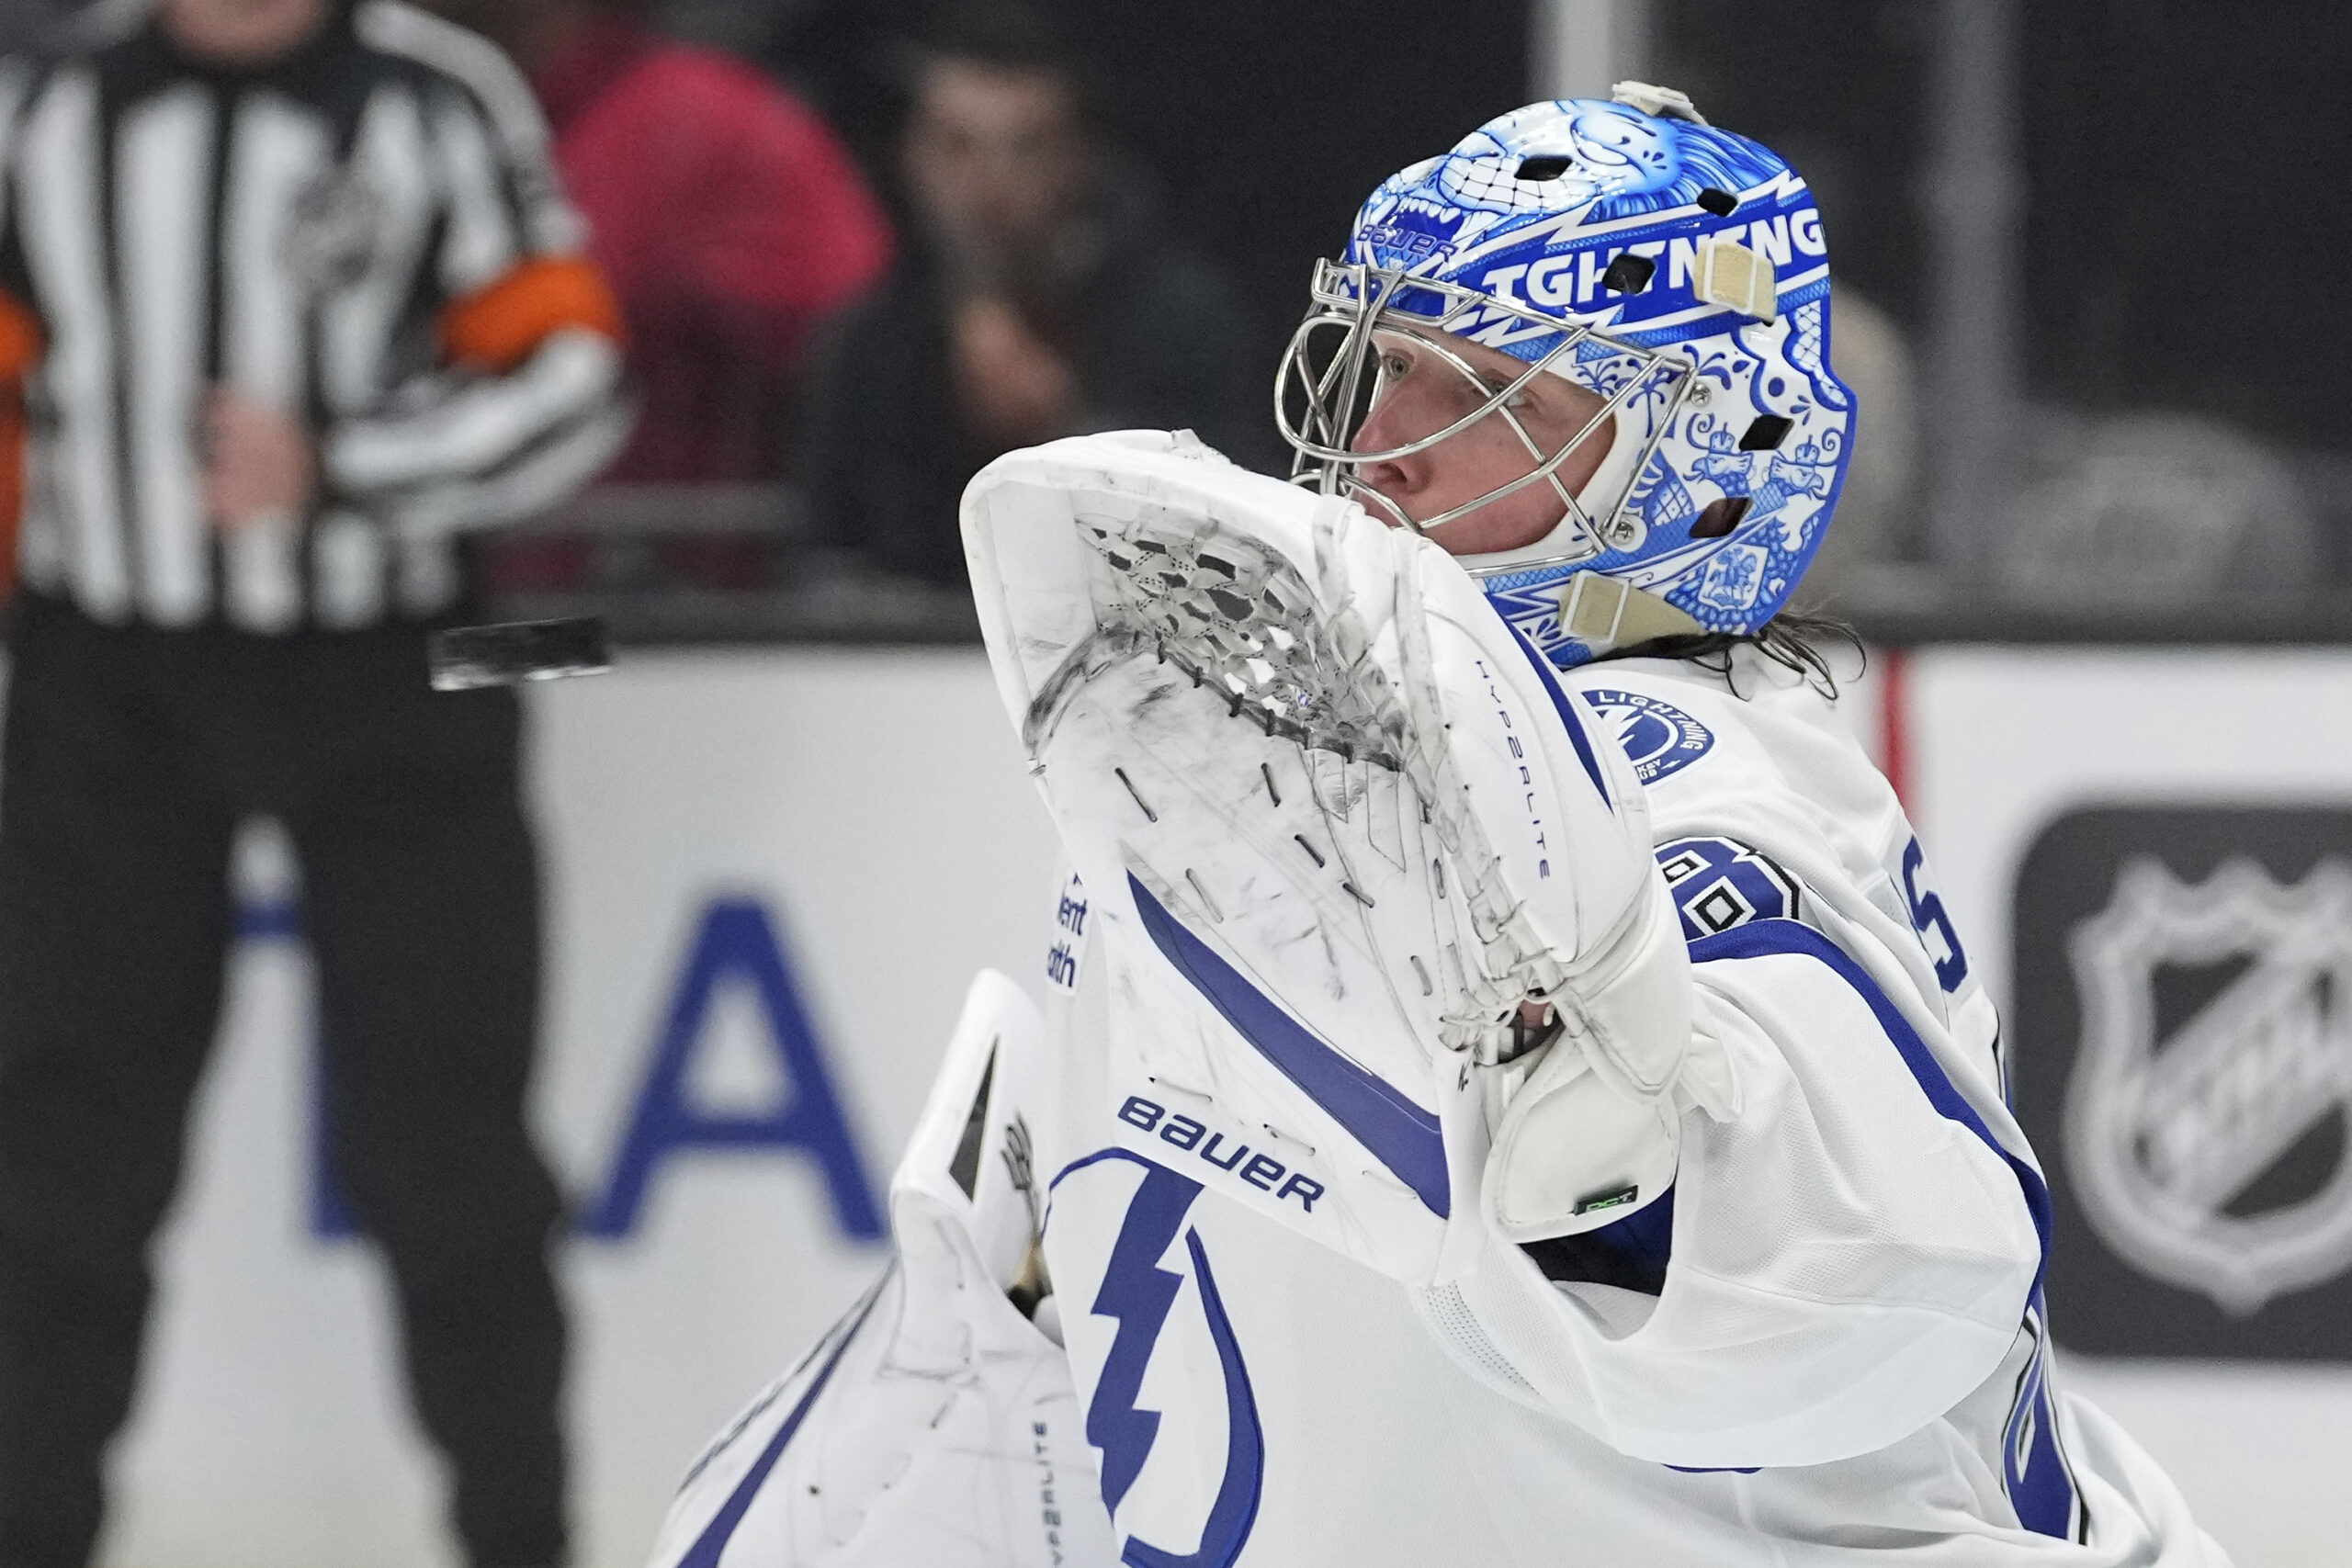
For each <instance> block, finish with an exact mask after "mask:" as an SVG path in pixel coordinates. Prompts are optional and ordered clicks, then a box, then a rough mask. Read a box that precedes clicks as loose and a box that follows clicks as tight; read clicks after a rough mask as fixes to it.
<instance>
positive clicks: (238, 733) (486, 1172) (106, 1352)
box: [0, 596, 565, 1568]
mask: <svg viewBox="0 0 2352 1568" xmlns="http://www.w3.org/2000/svg"><path fill="white" fill-rule="evenodd" d="M17 612H18V613H17V618H16V622H15V626H14V629H13V631H12V634H11V637H10V649H11V672H10V679H9V687H8V693H7V699H6V702H7V722H6V750H5V767H0V1568H82V1564H84V1563H85V1561H86V1560H87V1558H88V1556H89V1552H90V1550H91V1545H92V1541H93V1540H94V1538H95V1536H96V1531H97V1528H98V1521H99V1514H100V1501H101V1499H100V1483H99V1461H100V1458H101V1455H102V1452H103V1450H104V1449H105V1447H106V1445H107V1441H108V1439H109V1438H111V1437H112V1436H113V1434H114V1433H115V1431H116V1430H117V1429H118V1428H119V1427H120V1426H121V1425H122V1422H123V1418H124V1416H125V1413H126V1412H127V1410H128V1409H129V1406H130V1395H131V1390H132V1384H133V1382H134V1381H135V1378H136V1375H137V1371H138V1364H139V1353H140V1346H141V1336H142V1334H143V1332H144V1329H145V1327H146V1323H147V1314H148V1303H149V1301H150V1299H151V1297H152V1294H153V1288H152V1284H151V1281H150V1278H149V1272H148V1261H147V1254H148V1247H149V1243H150V1241H151V1239H152V1238H153V1235H154V1234H155V1231H156V1228H157V1225H158V1224H159V1223H160V1222H161V1220H162V1219H163V1216H164V1210H165V1208H166V1206H167V1205H168V1204H169V1202H170V1201H171V1198H172V1193H173V1189H174V1188H175V1186H176V1185H177V1184H178V1181H179V1175H180V1166H181V1151H182V1145H183V1143H184V1140H185V1135H186V1123H187V1109H188V1101H189V1098H190V1095H191V1093H192V1091H193V1090H194V1089H195V1088H196V1084H197V1080H198V1075H199V1074H200V1073H201V1071H202V1069H203V1067H204V1064H205V1060H206V1057H207V1056H208V1055H209V1052H210V1050H211V1045H212V1039H213V1033H214V1026H215V1024H216V1022H217V1021H218V1019H219V1015H220V995H221V979H222V964H223V959H224V956H225V953H226V950H227V947H228V942H229V939H230V932H231V922H232V912H231V909H230V905H229V896H228V888H227V869H228V860H229V852H230V839H231V834H232V829H234V827H235V825H236V823H237V820H238V819H239V818H241V817H243V816H247V815H251V814H254V813H267V814H270V815H273V816H276V817H277V818H281V819H282V820H283V821H284V822H285V824H286V826H287V828H288V831H289V832H290V834H291V835H292V838H293V840H294V842H295V845H296V847H297V849H298V850H299V851H300V857H301V863H302V871H303V893H302V909H303V920H304V926H305V930H306V931H307V933H308V935H309V938H310V942H311V951H312V953H313V954H314V956H315V959H316V964H317V971H318V976H319V992H320V1018H321V1023H322V1035H323V1043H324V1047H325V1050H326V1052H327V1057H328V1070H327V1075H326V1076H327V1080H328V1084H329V1086H330V1093H331V1095H332V1097H333V1102H332V1105H331V1118H332V1123H333V1126H334V1134H335V1142H334V1154H335V1156H336V1160H337V1163H338V1165H339V1167H340V1169H341V1172H342V1175H343V1179H344V1182H345V1188H346V1190H347V1191H348V1194H349V1196H350V1199H351V1201H352V1203H353V1206H354V1208H355V1210H356V1213H357V1215H358V1218H359V1221H360V1224H362V1226H363V1227H364V1228H365V1229H366V1230H367V1232H368V1235H371V1236H373V1237H374V1238H376V1240H377V1241H379V1243H380V1244H381V1246H382V1247H383V1250H384V1253H385V1256H386V1258H387V1259H388V1260H389V1262H390V1269H391V1274H392V1278H393V1280H394V1281H395V1284H396V1288H397V1294H398V1299H399V1303H400V1309H401V1318H402V1323H403V1327H404V1330H405V1332H404V1335H403V1345H404V1347H405V1353H406V1358H407V1370H408V1375H409V1385H410V1389H411V1391H412V1393H413V1396H414V1400H415V1407H416V1412H417V1415H418V1416H419V1417H420V1418H421V1420H422V1421H423V1423H424V1427H425V1429H426V1430H427V1431H428V1432H429V1433H430V1434H431V1435H432V1437H433V1438H434V1439H435V1442H437V1443H438V1444H439V1445H440V1447H441V1449H442V1450H443V1451H444V1452H445V1453H446V1454H447V1457H448V1459H449V1461H450V1463H451V1469H452V1471H453V1472H454V1477H455V1497H454V1511H455V1516H456V1523H457V1528H458V1534H459V1536H460V1537H461V1538H462V1540H464V1543H465V1545H466V1548H467V1551H468V1554H469V1557H470V1558H471V1560H472V1562H474V1564H475V1565H476V1568H533V1565H537V1564H545V1563H553V1562H557V1561H559V1560H560V1558H561V1556H562V1555H563V1552H564V1547H565V1540H564V1526H563V1512H562V1490H563V1476H564V1461H563V1447H562V1440H561V1436H560V1430H559V1427H558V1411H557V1403H558V1395H559V1392H560V1382H561V1379H562V1371H563V1361H564V1325H563V1318H562V1314H561V1310H560V1306H559V1304H558V1302H557V1298H556V1292H555V1285H554V1281H553V1280H552V1278H551V1277H550V1273H549V1269H548V1256H547V1254H548V1242H549V1239H550V1234H551V1232H552V1230H553V1228H554V1225H555V1223H556V1220H557V1218H558V1214H559V1212H560V1203H559V1201H558V1198H557V1193H556V1189H555V1185H554V1183H553V1181H552V1180H551V1179H550V1178H549V1176H548V1170H547V1168H546V1166H545V1164H544V1163H543V1162H542V1161H541V1159H540V1157H539V1156H538V1154H537V1150H536V1149H535V1148H534V1147H533V1145H532V1143H531V1140H530V1137H529V1135H528V1134H527V1133H526V1130H525V1126H524V1092H525V1088H526V1079H527V1077H528V1076H529V1072H530V1066H531V1056H532V1050H533V1044H534V1040H535V1035H536V1030H537V1004H538V984H539V927H538V889H537V861H536V857H535V853H534V850H533V845H532V840H531V834H530V829H529V826H528V824H527V823H526V820H525V818H524V815H523V811H522V807H521V803H520V800H519V798H518V785H517V751H518V741H519V723H520V720H519V712H518V708H517V705H516V703H515V698H514V696H513V694H511V693H507V692H503V691H489V692H472V693H465V694H436V693H435V692H433V691H431V690H430V689H429V688H428V686H427V684H426V678H425V671H424V632H423V631H422V630H421V629H419V628H416V627H413V626H401V627H386V628H381V629H375V630H368V631H360V632H349V633H306V634H295V635H292V636H288V637H261V636H253V635H247V634H243V633H237V632H231V631H225V630H210V629H198V630H189V631H155V630H140V629H128V630H123V629H113V628H108V627H105V626H100V625H98V624H96V622H93V621H91V620H89V619H87V618H85V616H83V615H81V614H80V613H78V612H77V611H75V610H73V609H71V608H69V607H67V606H65V605H63V604H60V603H58V602H55V601H51V600H43V599H41V598H39V597H33V596H20V598H19V600H18V603H17ZM220 1419H222V1420H224V1421H227V1420H232V1419H234V1415H233V1413H232V1412H229V1411H222V1412H221V1413H220Z"/></svg>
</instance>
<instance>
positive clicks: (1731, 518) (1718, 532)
mask: <svg viewBox="0 0 2352 1568" xmlns="http://www.w3.org/2000/svg"><path fill="white" fill-rule="evenodd" d="M1745 516H1747V497H1746V496H1744V495H1727V496H1724V498H1723V499H1722V500H1721V501H1711V502H1707V504H1706V505H1705V507H1703V508H1702V510H1701V511H1700V513H1699V521H1697V522H1696V523H1693V524H1691V537H1692V538H1694V539H1720V538H1722V537H1723V536H1724V535H1725V534H1728V533H1730V532H1731V531H1732V530H1733V529H1734V528H1736V527H1738V526H1739V520H1740V519H1741V518H1743V517H1745Z"/></svg>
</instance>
